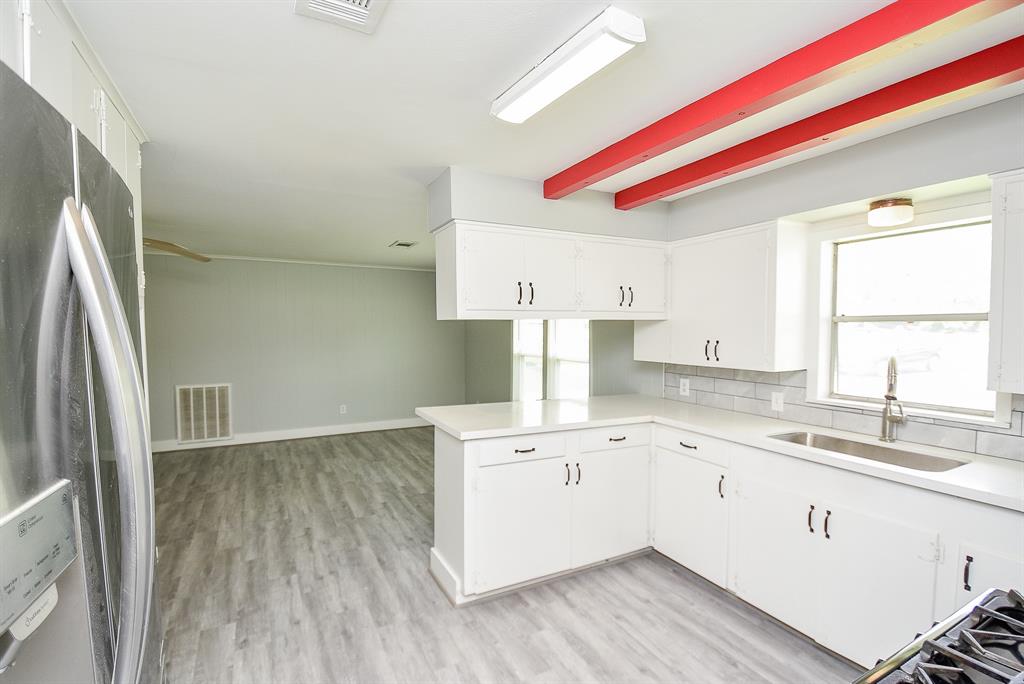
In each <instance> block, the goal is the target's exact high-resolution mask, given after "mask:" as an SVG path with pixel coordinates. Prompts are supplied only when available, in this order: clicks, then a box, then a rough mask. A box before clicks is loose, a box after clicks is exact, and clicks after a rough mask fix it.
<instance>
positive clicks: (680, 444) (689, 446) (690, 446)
mask: <svg viewBox="0 0 1024 684" xmlns="http://www.w3.org/2000/svg"><path fill="white" fill-rule="evenodd" d="M679 446H681V447H686V448H687V449H696V448H697V447H695V446H694V445H692V444H687V443H686V442H680V443H679Z"/></svg>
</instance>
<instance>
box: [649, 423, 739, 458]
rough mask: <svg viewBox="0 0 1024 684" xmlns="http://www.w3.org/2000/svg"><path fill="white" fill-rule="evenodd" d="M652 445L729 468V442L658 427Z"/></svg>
mask: <svg viewBox="0 0 1024 684" xmlns="http://www.w3.org/2000/svg"><path fill="white" fill-rule="evenodd" d="M654 443H655V444H656V445H657V446H658V447H660V448H662V449H668V450H669V451H675V452H678V453H681V454H686V455H687V456H692V457H693V458H697V459H700V460H702V461H707V462H708V463H713V464H715V465H717V466H721V467H723V468H728V467H729V442H725V441H722V440H720V439H714V438H713V437H705V436H704V435H697V434H694V433H692V432H686V431H685V430H676V429H674V428H667V427H662V426H660V425H659V426H657V427H655V429H654Z"/></svg>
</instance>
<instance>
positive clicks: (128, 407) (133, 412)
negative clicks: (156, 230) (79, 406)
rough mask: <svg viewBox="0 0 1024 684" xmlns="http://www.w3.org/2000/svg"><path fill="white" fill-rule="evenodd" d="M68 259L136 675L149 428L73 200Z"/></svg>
mask: <svg viewBox="0 0 1024 684" xmlns="http://www.w3.org/2000/svg"><path fill="white" fill-rule="evenodd" d="M62 218H63V222H64V232H65V239H66V241H67V247H68V259H69V260H70V262H71V270H72V272H73V274H74V277H75V282H76V283H77V285H78V290H79V292H80V293H81V296H82V303H83V305H84V307H85V314H86V320H87V321H88V324H89V330H90V332H91V333H92V337H93V342H94V346H95V350H96V359H97V362H98V364H99V368H100V375H101V376H102V380H103V388H104V390H105V391H106V394H107V405H108V407H109V408H110V427H111V432H112V436H113V441H114V459H115V463H116V466H117V484H118V497H119V499H120V506H121V511H120V512H121V601H120V607H119V611H118V614H119V623H118V635H117V636H118V640H117V642H118V643H117V649H116V651H115V653H114V672H113V681H115V682H126V683H132V684H133V683H134V682H138V681H139V676H140V669H141V664H142V655H143V650H144V648H145V644H146V636H147V635H146V633H147V631H148V627H147V619H148V617H149V614H150V606H151V603H152V600H153V592H152V590H153V572H154V564H155V557H154V555H155V551H154V549H155V535H154V524H153V466H152V463H151V461H150V452H149V427H148V420H147V413H146V402H145V397H144V394H143V391H142V377H141V375H140V374H139V366H138V362H137V360H136V358H135V348H134V346H133V345H132V337H131V330H130V328H129V327H128V319H127V317H126V316H125V313H124V307H123V306H122V304H121V298H120V297H119V296H118V292H117V285H116V283H115V281H114V276H113V274H112V272H111V270H110V264H109V262H108V261H107V257H106V253H105V252H104V250H103V243H102V241H101V240H100V236H99V231H97V229H96V222H95V220H94V219H93V217H92V213H91V212H90V211H89V208H88V207H86V206H83V207H82V211H81V212H79V211H78V208H77V207H76V206H75V200H74V198H71V197H69V198H67V199H65V200H64V208H63V213H62Z"/></svg>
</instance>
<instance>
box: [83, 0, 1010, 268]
mask: <svg viewBox="0 0 1024 684" xmlns="http://www.w3.org/2000/svg"><path fill="white" fill-rule="evenodd" d="M615 4H616V6H619V7H622V8H623V9H625V10H627V11H630V12H633V13H635V14H637V15H639V16H641V17H643V18H644V20H645V22H646V25H647V43H646V44H644V45H642V46H640V47H638V48H637V49H635V50H633V51H632V52H630V53H629V54H628V55H626V56H625V57H624V58H623V59H621V60H619V61H618V62H617V63H615V64H613V65H611V66H610V67H608V68H607V69H605V70H604V71H602V72H601V73H599V74H597V75H596V76H595V77H593V78H592V79H590V80H588V81H587V82H585V83H583V84H582V85H580V86H579V87H578V88H576V89H575V90H574V91H572V92H571V93H570V94H568V95H567V96H565V97H563V98H562V99H560V100H559V101H557V102H555V103H554V104H552V105H551V106H549V107H548V108H547V109H545V110H544V111H542V112H540V113H539V114H538V115H536V116H535V117H533V118H532V119H530V120H529V121H528V122H526V123H524V124H521V125H519V126H514V125H511V124H506V123H504V122H501V121H498V120H496V119H493V118H491V117H490V115H489V114H488V110H489V106H490V102H491V100H492V99H493V98H494V97H495V96H497V95H498V94H499V93H501V92H502V91H503V90H505V88H507V87H508V86H509V85H510V84H511V83H512V82H514V81H515V80H516V79H517V78H518V77H519V76H521V75H522V74H523V73H524V72H525V71H527V70H528V69H529V67H530V66H531V65H532V64H534V63H536V62H537V61H539V60H540V59H542V58H543V57H544V56H545V55H546V54H547V53H549V52H550V51H551V50H553V49H554V48H555V47H557V46H558V45H559V44H560V43H561V42H563V41H564V40H565V39H566V38H567V37H568V36H570V35H571V34H572V33H573V32H575V31H576V30H578V29H579V28H580V27H582V26H583V25H584V24H585V23H586V22H587V21H589V20H590V19H591V18H592V17H594V16H595V15H596V14H597V13H598V12H600V11H601V10H602V9H603V8H604V7H605V6H606V5H607V3H606V2H591V1H589V0H577V1H573V2H550V1H548V0H536V1H534V0H505V1H502V2H497V1H495V2H488V1H473V2H467V1H465V0H392V2H391V3H390V5H389V6H388V7H387V9H386V11H385V13H384V16H383V19H382V20H381V23H380V24H379V26H378V28H377V32H376V33H375V34H373V35H369V36H367V35H363V34H361V33H358V32H355V31H352V30H348V29H345V28H342V27H339V26H335V25H331V24H327V23H322V22H318V21H314V20H311V19H308V18H305V17H301V16H298V15H296V14H294V13H293V12H292V5H293V2H292V1H291V0H251V1H249V2H238V1H227V0H201V1H196V0H184V1H183V0H148V1H147V2H132V3H128V2H123V1H122V0H70V1H69V2H68V5H69V6H70V8H71V11H72V12H73V14H74V15H75V17H76V19H77V20H78V22H79V23H80V24H81V26H82V28H83V30H84V32H85V34H86V35H87V36H88V37H89V39H90V41H91V42H92V44H93V46H94V47H95V49H96V51H97V52H98V54H99V56H100V58H101V59H102V61H103V62H104V64H105V66H106V68H107V69H108V70H109V72H110V74H111V76H112V78H113V79H114V82H115V83H117V85H118V87H119V89H120V90H121V92H122V94H123V95H124V97H125V99H126V100H127V102H128V103H129V104H130V106H131V107H132V109H133V112H134V114H135V115H136V117H137V118H138V120H139V121H140V122H141V124H142V126H143V127H144V128H145V130H146V132H147V134H148V135H149V137H150V139H151V142H150V143H149V144H147V145H146V147H145V150H144V168H143V197H144V207H145V210H144V224H145V231H146V234H147V235H150V236H153V237H159V238H164V239H170V240H174V241H178V242H183V243H186V244H188V245H189V246H190V247H192V248H195V249H198V250H201V251H206V252H209V253H214V254H233V255H248V256H260V257H277V258H289V259H309V260H315V261H333V262H349V263H365V264H384V265H397V266H417V267H425V266H427V267H428V266H430V265H431V264H432V263H433V247H432V243H431V240H430V239H429V235H427V234H426V232H425V229H426V224H427V220H426V190H425V186H426V184H427V183H429V182H430V181H431V180H433V179H434V178H435V177H436V176H437V175H438V174H439V173H440V172H441V170H442V169H444V168H445V167H447V166H450V165H456V166H464V167H468V168H473V169H477V170H480V171H486V172H489V173H497V174H503V175H509V176H515V177H520V178H529V179H535V180H542V179H544V178H546V177H548V176H550V175H551V174H553V173H555V172H557V171H560V170H561V169H563V168H564V167H566V166H568V165H570V164H572V163H574V162H576V161H578V160H580V159H582V158H583V157H585V156H587V155H588V154H590V153H592V152H594V151H596V150H598V149H601V148H602V147H604V146H606V145H608V144H609V143H611V142H614V141H615V140H618V139H619V138H621V137H623V136H625V135H627V134H629V133H631V132H633V131H635V130H637V129H638V128H640V127H642V126H644V125H646V124H648V123H650V122H651V121H653V120H655V119H657V118H659V117H661V116H664V115H666V114H668V113H670V112H672V111H674V110H675V109H677V108H678V107H680V106H682V105H683V104H686V103H687V102H690V101H692V100H695V99H697V98H699V97H701V96H703V95H705V94H707V93H708V92H710V91H712V90H715V89H717V88H719V87H721V86H722V85H724V84H726V83H728V82H730V81H732V80H735V79H736V78H739V77H740V76H743V75H744V74H746V73H748V72H750V71H752V70H754V69H756V68H757V67H760V66H762V65H764V64H766V63H767V62H770V61H772V60H774V59H777V58H778V57H780V56H782V55H783V54H785V53H787V52H790V51H792V50H794V49H796V48H798V47H800V46H802V45H804V44H806V43H808V42H811V41H812V40H814V39H816V38H819V37H821V36H823V35H825V34H826V33H829V32H831V31H834V30H836V29H838V28H840V27H842V26H843V25H845V24H847V23H849V22H851V21H853V20H855V19H857V18H859V17H862V16H864V15H866V14H868V13H870V12H872V11H874V10H876V9H878V8H879V7H881V6H883V5H885V4H887V3H886V2H885V1H884V0H857V1H839V0H821V1H808V0H773V1H772V2H749V1H746V0H735V1H734V0H718V1H706V2H697V1H686V2H683V1H679V2H670V1H665V0H660V1H659V0H653V1H651V2H633V1H630V0H621V1H617V2H616V3H615ZM1013 12H1014V14H1013V15H1012V16H1011V15H1010V14H1004V15H999V16H997V17H995V18H994V19H990V20H987V21H986V22H984V23H983V24H980V25H978V26H975V27H973V28H971V29H968V30H966V31H963V32H961V33H958V34H954V36H950V37H947V38H945V39H943V41H941V42H939V43H936V44H933V45H928V46H925V47H924V48H920V49H919V50H917V51H913V52H912V53H911V54H910V55H909V56H905V57H901V58H900V59H899V60H894V61H893V63H891V64H890V65H888V66H886V67H883V68H879V69H873V70H868V71H866V72H863V73H861V74H858V75H857V76H855V77H853V78H852V79H848V80H847V82H846V84H845V85H843V86H833V87H827V88H825V89H823V90H822V91H821V92H819V93H816V94H815V95H813V96H804V97H803V98H799V99H798V100H797V101H795V102H793V103H791V104H790V105H785V106H783V107H777V108H773V109H772V110H769V111H768V112H765V113H763V114H762V115H759V116H758V117H751V118H750V119H749V120H747V121H746V122H745V123H744V124H743V125H744V126H745V128H744V129H743V130H742V131H741V130H740V129H739V127H738V126H737V127H730V128H729V129H727V130H726V131H723V132H721V133H719V134H715V135H713V136H708V138H707V139H705V140H702V141H700V142H698V143H694V144H691V145H688V146H686V147H685V148H681V149H680V150H678V151H676V152H673V153H672V154H671V155H665V158H664V159H657V160H653V161H651V162H648V163H647V164H645V165H643V167H637V168H636V169H633V170H630V171H627V172H623V173H622V174H619V175H618V176H616V177H613V178H610V179H607V180H606V181H604V182H603V183H602V184H601V185H600V188H601V189H604V190H615V189H618V188H620V187H624V186H626V185H629V184H630V183H632V182H635V180H637V179H642V178H646V177H649V176H650V175H652V174H653V173H656V172H659V169H660V171H664V170H666V169H667V168H672V167H674V166H676V165H678V164H680V163H685V162H686V161H689V160H692V159H694V158H697V157H699V156H704V155H705V154H707V153H709V152H712V151H715V150H717V149H721V148H722V147H726V146H729V145H731V144H735V143H736V142H739V141H740V140H741V139H743V137H746V136H747V135H750V134H757V133H759V132H763V131H764V130H768V129H770V128H773V127H775V126H777V125H779V124H780V123H788V122H789V121H792V120H795V119H796V118H800V117H801V116H804V115H806V114H807V113H810V112H812V111H817V110H819V109H821V108H822V107H823V106H830V105H831V104H835V103H837V102H841V101H845V100H847V99H850V97H855V96H856V95H859V94H862V92H867V91H869V90H871V89H873V88H875V87H878V86H879V85H884V84H886V83H889V82H893V81H895V80H899V78H903V77H905V76H907V75H910V74H912V73H915V72H916V71H920V70H921V69H922V68H928V67H930V66H935V65H938V64H941V63H943V62H946V61H949V60H950V59H955V58H956V57H960V56H963V55H964V54H968V53H969V52H972V51H974V50H976V49H980V48H981V47H985V46H987V45H992V44H995V43H997V42H999V41H1000V40H1005V39H1006V38H1009V37H1011V36H1012V35H1013V34H1014V32H1016V33H1020V29H1021V25H1022V24H1024V18H1022V17H1024V14H1022V13H1024V8H1022V9H1020V10H1013ZM1007 27H1009V28H1007ZM1004 34H1005V35H1004ZM1006 90H1009V89H1006ZM1017 92H1019V90H1018V91H1017ZM1012 94H1014V93H1013V92H1009V91H1008V92H1006V93H1005V95H1003V94H1002V93H1000V94H998V95H997V96H998V97H1002V96H1009V95H1012ZM993 97H995V96H993V95H989V96H988V101H991V99H992V98H993ZM980 103H981V100H979V101H978V102H976V103H975V102H969V103H960V105H959V108H960V109H962V108H964V107H967V106H977V104H980ZM945 113H948V112H947V111H945V110H943V111H938V112H932V113H930V114H928V115H927V116H925V117H924V118H935V117H937V116H941V115H944V114H945ZM920 120H921V117H918V119H917V120H915V121H914V122H915V123H917V122H920ZM741 133H742V136H740V134H741ZM840 144H842V143H840ZM830 149H831V148H829V147H828V146H823V147H822V148H819V149H818V150H816V151H814V153H815V154H818V153H823V152H825V151H829V150H830ZM801 158H805V157H801ZM658 165H661V166H658ZM737 177H740V176H739V175H738V176H737ZM396 239H411V240H418V241H420V244H419V245H418V246H417V247H415V248H413V249H411V250H404V251H399V250H393V249H387V247H386V246H387V245H388V244H389V243H390V242H392V241H393V240H396Z"/></svg>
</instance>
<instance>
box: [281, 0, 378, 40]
mask: <svg viewBox="0 0 1024 684" xmlns="http://www.w3.org/2000/svg"><path fill="white" fill-rule="evenodd" d="M388 2H390V0H295V13H296V14H301V15H303V16H305V17H312V18H313V19H319V20H321V21H329V22H331V23H332V24H341V25H342V26H346V27H348V28H352V29H355V30H356V31H362V32H363V33H373V31H374V29H376V28H377V22H378V21H380V15H381V14H383V13H384V8H385V7H386V6H387V4H388Z"/></svg>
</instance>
